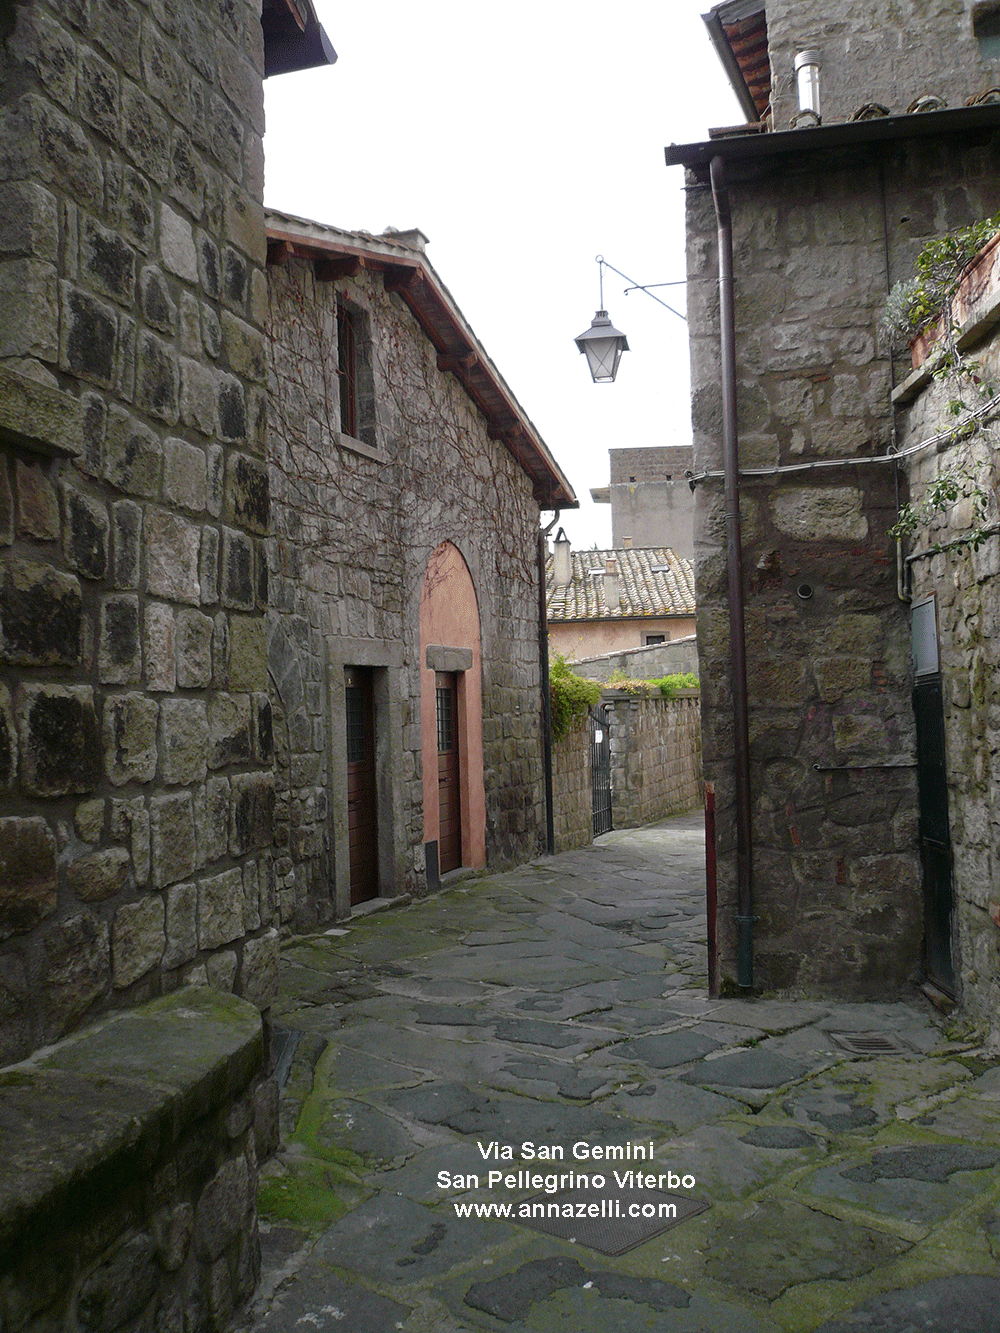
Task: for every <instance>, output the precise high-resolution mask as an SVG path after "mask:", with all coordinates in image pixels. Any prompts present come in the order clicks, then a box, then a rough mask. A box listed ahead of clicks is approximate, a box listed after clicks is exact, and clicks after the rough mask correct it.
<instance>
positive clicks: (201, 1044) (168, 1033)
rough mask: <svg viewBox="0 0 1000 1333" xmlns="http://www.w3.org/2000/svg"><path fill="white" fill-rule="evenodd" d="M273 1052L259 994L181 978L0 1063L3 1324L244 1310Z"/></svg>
mask: <svg viewBox="0 0 1000 1333" xmlns="http://www.w3.org/2000/svg"><path fill="white" fill-rule="evenodd" d="M67 944H70V942H69V941H67ZM72 945H73V946H74V948H73V950H72V952H75V949H76V948H78V947H79V941H78V940H73V941H72ZM263 1054H264V1037H263V1032H262V1028H261V1020H260V1015H259V1014H258V1013H257V1010H256V1009H255V1008H254V1006H253V1005H252V1004H249V1003H247V1002H245V1001H243V1000H239V999H237V998H236V997H235V996H232V995H228V996H223V995H218V994H216V993H215V992H213V991H211V990H207V989H195V988H185V989H183V990H180V991H178V992H177V993H176V994H175V995H171V996H167V997H163V998H161V999H159V1000H155V1001H152V1002H150V1003H148V1004H144V1005H140V1006H138V1007H137V1008H135V1009H133V1010H132V1011H131V1012H130V1013H128V1014H124V1015H116V1016H113V1017H112V1018H111V1019H110V1020H105V1021H104V1022H102V1023H98V1024H97V1025H95V1026H94V1027H92V1028H89V1029H86V1030H84V1031H83V1032H81V1033H79V1034H77V1035H75V1036H74V1037H71V1038H68V1039H67V1040H64V1041H62V1042H59V1043H57V1044H56V1045H55V1046H53V1047H50V1048H48V1049H47V1050H46V1051H45V1053H44V1054H40V1055H39V1056H38V1057H36V1058H35V1059H32V1060H28V1061H25V1062H24V1063H21V1064H18V1065H14V1066H12V1067H10V1068H8V1069H5V1070H0V1119H2V1121H3V1124H4V1127H5V1128H4V1154H3V1162H2V1163H0V1325H2V1327H3V1328H4V1329H5V1330H6V1333H27V1330H39V1329H54V1328H59V1329H63V1330H69V1331H70V1333H85V1331H86V1330H90V1331H91V1333H92V1331H93V1330H99V1329H106V1330H112V1329H115V1330H121V1331H122V1333H140V1331H141V1330H146V1329H150V1328H164V1329H167V1328H170V1329H188V1330H191V1331H192V1333H194V1331H195V1330H209V1329H212V1330H216V1329H220V1328H225V1327H227V1326H229V1325H230V1324H232V1323H233V1322H234V1320H235V1319H236V1318H237V1317H238V1316H239V1314H240V1312H241V1310H242V1309H243V1308H244V1306H245V1305H246V1302H247V1300H248V1298H249V1297H250V1296H251V1294H252V1293H253V1289H254V1287H255V1285H256V1282H257V1278H258V1274H259V1271H260V1246H259V1242H258V1237H257V1224H256V1209H255V1198H256V1184H257V1163H258V1161H259V1160H260V1158H261V1157H263V1156H266V1155H267V1154H268V1153H269V1152H271V1151H272V1150H273V1148H274V1140H275V1133H276V1125H277V1119H276V1103H277V1098H276V1095H275V1092H274V1086H273V1083H269V1082H262V1081H261V1079H260V1071H261V1064H262V1059H263ZM109 1088H110V1089H113V1096H111V1097H109V1095H108V1092H109Z"/></svg>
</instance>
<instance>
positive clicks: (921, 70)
mask: <svg viewBox="0 0 1000 1333" xmlns="http://www.w3.org/2000/svg"><path fill="white" fill-rule="evenodd" d="M990 8H991V6H990V5H984V4H981V3H976V2H975V0H944V2H943V3H939V0H904V3H900V0H836V3H834V4H830V3H829V0H767V36H768V48H769V52H770V58H771V83H772V95H771V102H772V106H773V108H774V128H775V129H777V130H784V129H787V128H788V125H789V122H790V120H791V118H792V116H794V114H795V112H796V111H797V110H798V93H797V90H796V83H795V68H794V66H795V56H796V54H797V52H799V51H802V50H805V49H810V48H812V49H819V51H820V52H821V56H822V61H823V66H822V72H821V75H820V104H821V107H822V114H823V122H824V124H829V123H831V122H832V121H837V120H849V119H850V117H851V115H852V113H853V112H855V111H856V110H857V109H858V108H859V107H861V106H863V105H864V104H865V103H866V102H881V103H882V104H883V105H884V106H887V107H888V108H889V110H890V111H892V112H893V113H894V114H897V115H898V114H899V113H901V112H904V111H906V109H907V107H908V106H909V105H910V103H911V102H912V101H913V100H914V99H915V98H917V97H921V96H924V95H925V94H933V95H934V96H936V97H940V98H943V99H944V101H945V102H946V103H947V104H948V105H949V106H952V107H959V106H963V105H964V103H965V101H966V99H967V98H968V97H970V96H975V95H976V94H977V93H982V92H985V91H986V90H987V89H989V88H993V87H996V85H997V84H998V83H1000V57H998V56H994V57H993V58H985V57H984V54H983V51H982V50H981V48H980V46H979V44H978V42H977V40H976V36H975V33H974V31H973V14H974V12H976V11H979V12H985V11H986V10H989V9H990Z"/></svg>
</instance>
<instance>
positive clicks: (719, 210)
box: [711, 157, 754, 991]
mask: <svg viewBox="0 0 1000 1333" xmlns="http://www.w3.org/2000/svg"><path fill="white" fill-rule="evenodd" d="M711 179H712V199H713V201H714V203H715V216H716V220H717V222H718V228H719V337H720V342H721V354H722V466H723V472H724V474H725V498H726V570H727V577H728V592H729V650H730V658H731V663H732V681H733V730H734V736H733V766H734V774H733V776H734V779H735V786H736V880H737V883H736V888H737V906H736V984H737V985H738V986H739V987H740V989H741V990H746V991H749V990H752V988H753V922H754V916H753V844H752V833H751V822H750V738H749V728H748V722H747V713H748V709H747V660H746V639H745V634H744V626H743V543H742V540H741V535H740V489H739V466H740V465H739V438H738V435H737V430H736V324H735V319H734V313H733V217H732V211H731V206H730V199H729V191H728V187H727V183H726V164H725V160H724V159H723V158H722V157H713V158H712V165H711Z"/></svg>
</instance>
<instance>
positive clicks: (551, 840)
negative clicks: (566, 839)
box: [538, 509, 560, 856]
mask: <svg viewBox="0 0 1000 1333" xmlns="http://www.w3.org/2000/svg"><path fill="white" fill-rule="evenodd" d="M559 513H560V511H559V510H558V509H557V510H556V511H555V517H554V518H553V520H552V522H551V523H550V524H549V526H548V527H547V528H541V529H540V530H539V533H538V675H539V678H540V680H541V685H542V773H543V777H544V781H545V850H546V851H547V852H548V854H549V856H554V855H555V850H556V830H555V818H554V814H553V809H552V701H551V699H550V698H549V626H548V614H547V611H546V605H545V558H546V556H547V555H548V537H549V533H550V532H551V531H552V529H553V528H554V527H555V525H556V524H557V523H558V522H559Z"/></svg>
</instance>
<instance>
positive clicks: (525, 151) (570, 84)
mask: <svg viewBox="0 0 1000 1333" xmlns="http://www.w3.org/2000/svg"><path fill="white" fill-rule="evenodd" d="M315 3H316V8H317V11H318V12H319V15H320V19H321V21H322V23H323V25H324V27H325V28H326V30H327V33H328V34H329V36H330V39H331V41H332V42H333V45H334V47H335V48H336V50H337V53H338V55H339V60H338V61H337V63H336V64H335V65H333V66H332V67H330V68H326V69H320V70H308V71H304V72H302V73H300V74H289V75H284V76H281V77H278V78H273V79H269V80H268V82H267V83H266V84H265V88H266V110H267V135H266V140H265V148H266V153H267V184H266V189H265V202H266V203H267V205H268V206H269V207H273V208H280V209H284V210H285V211H287V212H290V213H295V214H298V215H300V216H302V217H307V218H313V219H316V220H318V221H321V222H328V223H331V224H333V225H334V226H338V227H345V228H348V229H352V230H361V229H364V230H368V231H371V232H376V233H377V232H380V231H382V230H383V229H384V228H385V227H386V226H389V225H391V226H394V227H398V228H400V229H403V228H407V227H414V226H416V227H419V228H420V229H421V230H422V231H423V232H424V233H425V234H426V235H427V236H428V237H429V238H430V244H429V246H428V256H429V258H430V260H431V262H432V263H433V264H434V267H435V268H436V269H437V271H438V273H439V274H440V276H441V278H442V280H443V281H444V282H445V284H446V285H447V286H448V288H449V289H450V291H451V293H452V295H453V296H454V298H455V299H456V301H457V302H458V304H459V306H460V307H461V309H462V311H463V312H464V314H465V316H466V318H467V319H468V321H469V323H470V324H471V326H472V328H473V329H474V330H475V332H476V334H477V335H478V337H479V339H480V341H481V342H482V343H483V345H484V346H485V348H486V350H487V352H488V353H489V354H490V356H491V357H492V358H493V360H494V362H495V363H496V365H497V366H498V367H499V369H500V372H501V373H502V374H503V376H504V378H505V379H506V380H507V383H508V384H509V385H510V387H511V389H512V390H513V392H514V394H515V395H516V397H517V399H518V401H519V402H520V403H521V406H522V407H523V408H524V409H525V411H526V412H527V414H528V416H529V417H530V418H531V419H532V421H533V422H534V424H535V426H536V427H537V428H538V430H539V431H540V433H541V435H542V438H543V439H544V440H545V442H546V443H547V445H548V446H549V448H550V449H551V451H552V453H553V454H554V455H555V457H556V459H557V460H558V462H559V464H560V466H561V467H562V469H563V471H564V472H565V473H566V474H567V476H568V477H569V480H570V482H571V483H572V485H573V487H574V489H575V490H576V493H577V496H578V498H579V500H580V505H581V508H580V511H579V513H564V514H563V517H562V519H561V522H562V523H563V525H564V526H565V528H566V530H567V532H568V534H569V536H570V538H571V539H572V541H573V544H574V546H577V547H582V546H592V545H594V544H595V543H596V544H597V545H598V546H607V545H610V542H611V510H610V508H609V507H608V506H606V505H596V506H595V505H593V504H592V503H591V500H590V488H591V487H592V486H603V485H607V482H608V449H609V448H626V447H630V446H638V445H657V444H686V443H688V442H689V441H690V420H689V408H688V354H687V329H686V325H685V324H684V323H683V322H682V321H681V320H680V319H678V318H677V317H676V316H675V315H672V314H670V313H669V312H668V311H666V310H664V309H663V308H662V307H661V306H658V305H657V304H656V303H655V302H654V301H652V300H650V299H649V297H648V296H646V295H644V294H643V293H642V292H632V293H631V294H629V295H628V296H625V295H623V289H624V288H625V286H626V283H624V282H623V281H622V280H621V279H620V278H618V277H616V276H615V275H614V274H608V275H607V276H606V281H605V288H604V300H605V305H606V306H607V309H608V311H609V313H610V315H611V318H612V320H613V321H614V323H615V324H616V325H617V326H618V328H620V329H621V330H622V331H623V332H624V333H626V334H627V336H628V339H629V344H630V348H631V350H630V352H628V353H627V354H626V355H625V356H624V357H623V359H622V365H621V369H620V370H619V373H618V380H617V381H616V383H615V384H612V385H594V384H592V383H591V380H590V376H589V374H588V373H587V369H586V364H585V361H584V358H583V357H582V356H581V355H580V354H579V353H578V352H577V350H576V347H575V346H574V345H573V338H574V337H575V336H576V335H577V334H579V333H582V332H583V330H584V329H586V328H587V327H588V326H589V324H590V321H591V319H592V318H593V315H594V311H595V310H596V308H597V305H598V271H597V265H596V264H595V263H594V256H595V255H597V254H603V255H604V257H605V258H606V259H607V260H608V261H609V262H610V263H612V264H614V265H615V267H616V268H619V269H621V270H622V271H623V272H624V273H627V274H628V275H629V276H630V277H632V278H634V279H635V281H636V282H639V283H654V282H671V281H673V282H679V281H681V280H683V277H684V226H683V192H682V184H683V180H682V177H683V172H682V171H681V169H680V168H678V167H671V168H667V167H666V166H665V165H664V160H663V148H664V146H665V145H666V144H668V143H671V142H676V143H689V142H693V141H697V140H701V139H704V138H706V137H707V131H708V127H709V126H710V125H730V124H737V123H739V122H740V121H742V120H743V119H744V118H743V116H742V115H741V113H740V111H739V108H738V105H737V103H736V100H735V98H734V96H733V95H732V93H731V91H730V90H729V86H728V84H727V82H726V80H725V77H724V75H723V72H722V67H721V65H720V63H719V60H718V57H717V56H716V54H715V51H714V49H713V48H712V46H711V44H710V42H709V40H708V36H707V33H706V31H705V25H704V24H703V23H702V21H701V18H700V12H701V11H702V10H703V9H706V10H707V9H708V8H709V6H710V0H618V3H617V4H610V5H599V4H597V3H594V0H573V3H570V2H569V0H507V3H505V4H503V5H491V6H483V5H476V4H470V3H469V0H425V3H424V4H422V5H420V4H414V3H413V0H406V2H405V3H404V0H380V3H379V4H377V5H365V4H354V5H343V4H337V3H334V0H315ZM658 294H659V295H660V296H661V297H663V298H664V299H665V300H667V301H668V302H669V303H670V304H671V305H672V306H675V307H677V309H679V310H681V311H683V309H684V288H683V286H677V287H673V288H661V289H659V291H658Z"/></svg>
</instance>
